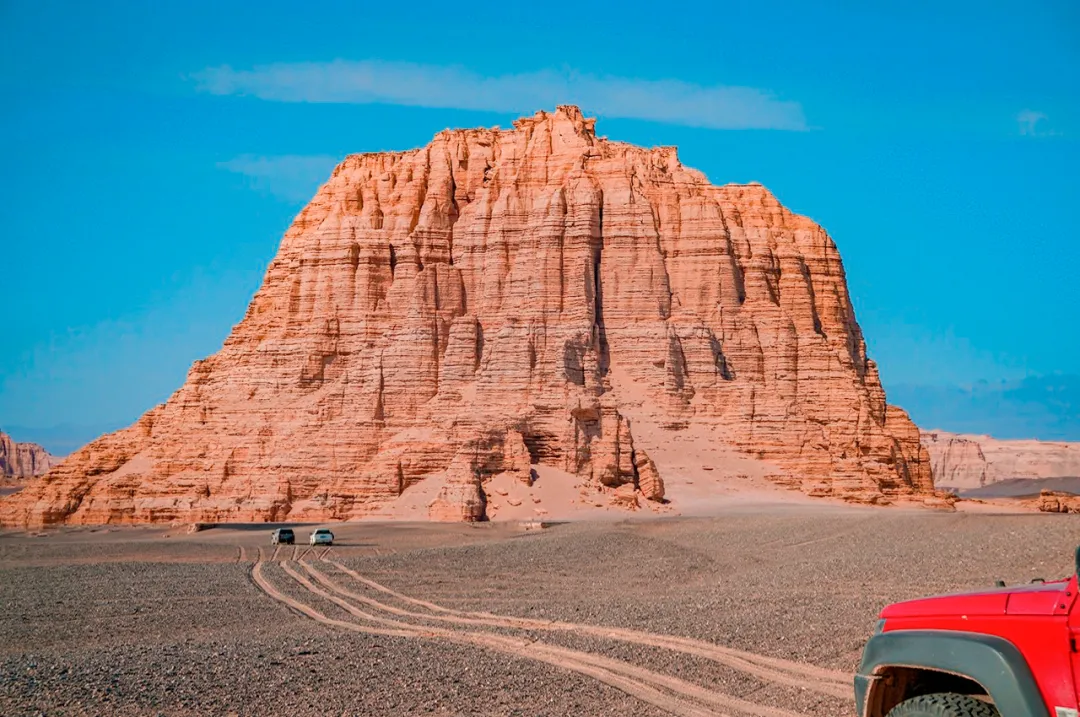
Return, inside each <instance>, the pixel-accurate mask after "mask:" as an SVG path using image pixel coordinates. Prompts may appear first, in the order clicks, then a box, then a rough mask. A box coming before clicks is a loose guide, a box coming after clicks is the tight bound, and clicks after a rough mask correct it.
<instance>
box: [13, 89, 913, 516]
mask: <svg viewBox="0 0 1080 717" xmlns="http://www.w3.org/2000/svg"><path fill="white" fill-rule="evenodd" d="M594 123H595V120H593V119H587V118H585V117H583V116H582V114H581V112H580V111H579V110H578V108H576V107H572V106H563V107H559V108H558V109H557V110H556V111H555V112H538V113H537V114H535V115H534V116H532V117H526V118H522V119H519V120H517V121H516V122H514V127H513V129H511V130H499V129H469V130H446V131H443V132H440V133H439V134H437V135H436V136H435V138H434V139H433V140H432V141H431V142H430V143H429V144H428V145H427V146H425V147H423V148H422V149H417V150H410V151H405V152H387V153H368V154H360V155H353V156H350V157H347V158H346V159H345V160H344V161H343V162H342V163H341V164H340V165H338V167H337V168H336V169H335V170H334V172H333V174H332V175H331V177H330V178H329V180H328V181H327V182H326V184H324V185H323V186H322V188H321V189H319V191H318V193H317V194H316V195H315V197H314V198H313V199H312V200H311V202H310V203H309V204H308V206H307V207H306V208H305V209H304V210H303V211H301V212H300V214H299V215H298V216H297V217H296V219H295V221H294V222H293V225H292V227H291V228H290V229H289V230H288V231H287V232H286V234H285V237H284V239H283V241H282V243H281V246H280V248H279V251H278V253H277V256H276V257H275V258H274V260H273V262H272V263H271V264H270V267H269V268H268V270H267V272H266V276H265V279H264V281H263V285H262V287H261V288H260V289H259V291H258V292H257V294H256V295H255V297H254V299H253V300H252V302H251V304H250V306H249V307H248V311H247V314H246V315H245V317H244V319H243V320H242V321H241V322H240V323H239V324H238V325H237V326H236V327H235V328H234V329H233V332H232V334H231V335H230V336H229V337H228V339H227V340H226V341H225V345H224V347H223V348H222V349H221V351H219V352H218V353H217V354H215V355H213V356H211V357H209V358H207V359H205V360H202V361H198V362H196V363H195V365H194V366H192V368H191V371H190V372H189V374H188V377H187V381H186V382H185V383H184V385H183V386H182V387H181V388H180V389H179V390H178V391H177V392H176V393H175V394H173V396H172V397H171V398H170V399H169V400H168V401H167V402H166V403H165V404H163V405H160V406H157V407H156V408H153V409H152V410H150V411H149V412H148V413H146V414H145V415H144V416H143V417H142V418H141V419H140V420H139V421H138V422H136V423H135V424H134V425H132V426H130V427H128V428H126V429H123V430H121V431H118V432H116V433H112V434H110V435H106V436H104V437H102V438H100V439H98V440H96V441H94V442H92V443H90V444H89V445H87V446H86V447H85V448H83V449H81V450H79V451H77V452H76V453H75V454H73V455H72V456H71V457H70V458H69V459H68V460H66V461H65V462H64V463H63V464H62V465H60V466H59V467H57V468H56V469H54V470H52V471H51V472H50V473H49V474H48V475H47V476H46V477H45V478H44V479H43V480H41V481H39V482H37V483H35V484H33V485H32V486H30V487H28V488H27V489H25V490H23V491H22V492H20V493H19V494H17V495H15V496H12V497H10V498H7V499H5V500H4V501H2V502H0V520H2V521H3V522H4V523H5V524H8V525H11V524H15V525H41V524H47V523H59V522H68V523H106V522H111V523H136V522H160V521H173V520H182V521H184V522H189V523H192V522H204V523H208V522H220V521H271V520H273V521H280V520H324V519H349V518H363V517H368V516H381V517H385V516H392V515H401V513H400V511H399V512H395V511H397V510H398V508H400V507H401V506H405V505H411V506H414V507H415V506H420V508H419V510H420V513H417V515H421V516H422V517H424V518H432V519H442V520H483V519H485V518H487V517H490V513H491V510H492V506H493V505H497V506H498V508H499V510H501V511H503V512H502V515H504V516H505V515H509V514H510V511H511V509H512V510H514V511H519V512H521V511H531V512H530V515H531V514H532V513H535V514H537V515H539V514H541V513H546V512H547V511H548V510H552V511H554V510H556V509H557V508H558V506H554V505H553V503H552V501H553V500H554V498H549V497H545V498H544V500H543V503H541V504H537V503H536V502H535V501H534V500H523V499H522V495H526V494H527V492H528V491H537V490H541V489H543V488H544V486H545V485H548V486H550V485H552V484H551V483H550V482H549V483H547V484H545V481H555V480H558V481H562V482H563V483H565V484H566V488H567V493H566V495H567V496H569V497H565V496H564V497H565V500H566V501H568V504H569V503H570V502H572V503H573V504H574V505H578V504H582V505H586V504H587V505H589V506H597V507H607V506H612V505H618V506H624V508H625V509H639V510H653V509H654V507H656V506H661V505H663V502H664V501H668V500H672V501H678V500H679V499H680V496H679V494H678V493H677V492H673V489H672V485H673V484H672V483H671V480H670V479H671V478H672V477H673V475H674V474H673V472H672V470H671V465H672V464H671V462H670V461H666V460H664V459H662V458H661V456H663V455H667V454H669V453H670V451H667V453H665V451H666V449H667V448H669V447H670V446H669V445H668V443H667V438H665V437H671V436H673V435H674V434H676V433H679V432H680V431H687V432H697V433H700V435H702V436H704V437H705V441H706V444H707V445H710V446H712V447H714V448H715V449H716V450H723V451H727V452H730V453H732V454H735V455H738V456H740V457H741V458H739V460H741V461H742V462H743V464H750V463H755V462H756V463H759V464H760V465H761V466H765V467H766V469H764V470H763V471H762V474H763V475H765V476H766V477H767V478H768V479H769V480H771V481H772V483H773V484H777V485H781V486H786V487H788V488H791V489H793V490H796V491H802V492H803V493H808V494H813V495H821V496H831V497H836V498H842V499H846V500H854V501H866V502H875V503H880V502H888V501H889V500H891V499H893V498H895V497H903V496H918V495H924V494H929V493H931V492H932V490H933V486H932V484H931V477H930V462H929V457H928V455H927V453H926V450H925V449H924V448H923V447H922V446H921V445H920V443H919V432H918V429H917V428H916V427H915V426H914V424H912V422H911V421H910V420H909V419H908V416H907V414H905V413H904V412H903V411H902V410H900V409H899V408H896V407H894V406H890V405H887V404H886V402H885V393H884V391H883V390H882V387H881V383H880V382H879V380H878V372H877V367H876V366H875V365H874V362H873V361H871V360H870V359H869V358H868V357H867V354H866V345H865V342H864V341H863V336H862V332H861V330H860V329H859V325H858V324H857V323H856V321H855V314H854V311H853V309H852V305H851V301H850V297H849V295H848V289H847V285H846V280H845V276H844V269H843V264H842V262H841V260H840V254H839V253H838V251H837V249H836V246H835V245H834V243H833V241H832V240H831V239H830V237H829V236H828V234H826V232H825V231H824V230H823V229H822V228H821V227H819V226H818V225H817V224H815V223H814V222H812V221H811V220H809V219H807V218H805V217H802V216H799V215H796V214H793V213H792V212H790V211H788V210H787V209H785V208H784V207H783V206H782V205H781V204H780V203H779V202H778V201H777V200H776V198H775V197H774V196H773V195H772V194H770V193H769V192H768V190H766V189H765V188H764V187H762V186H761V185H759V184H753V185H725V186H713V185H711V184H710V183H709V182H708V180H707V179H706V178H705V176H704V175H702V174H701V173H700V172H698V171H695V170H693V169H689V168H687V167H685V166H683V165H682V164H681V163H680V161H679V158H678V155H677V153H676V151H675V150H674V148H670V147H668V148H653V149H645V148H641V147H636V146H633V145H630V144H625V143H622V142H614V141H608V140H606V139H602V138H599V137H597V135H596V133H595V131H594ZM684 435H687V434H684ZM695 435H696V434H695ZM709 464H710V465H712V466H716V467H718V470H714V471H712V472H710V473H707V474H706V473H702V474H701V475H702V476H706V475H707V476H709V480H710V481H713V483H709V484H708V485H719V484H720V482H721V481H723V480H724V479H725V471H724V470H720V469H719V468H720V467H722V466H721V464H720V463H718V462H717V463H714V462H713V461H711V460H710V461H709ZM740 471H741V473H740V475H742V474H745V473H746V472H747V471H746V470H745V469H744V468H743V467H741V468H740ZM553 476H554V477H553ZM537 478H538V480H537ZM696 483H697V484H696V485H694V486H693V487H694V489H701V488H702V481H701V480H698V481H696ZM495 485H498V486H503V487H502V488H500V490H503V491H504V492H506V495H507V496H508V497H509V498H513V500H512V501H510V500H507V499H504V498H503V496H502V495H501V494H497V493H494V492H493V488H492V487H493V486H495ZM519 492H523V493H521V495H519ZM559 495H563V494H561V493H560V494H559ZM562 499H563V498H560V500H562ZM517 503H520V505H516V504H517ZM541 505H542V506H543V507H540V506H541ZM402 510H404V509H403V508H402Z"/></svg>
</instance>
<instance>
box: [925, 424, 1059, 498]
mask: <svg viewBox="0 0 1080 717" xmlns="http://www.w3.org/2000/svg"><path fill="white" fill-rule="evenodd" d="M922 442H923V445H924V446H926V448H927V450H928V451H929V453H930V461H931V465H932V466H933V474H934V484H935V485H936V486H937V487H938V488H941V489H947V490H971V489H973V488H982V487H985V486H988V485H991V484H993V483H998V482H1000V481H1004V480H1010V479H1014V478H1031V479H1037V478H1059V477H1070V478H1071V477H1080V443H1068V442H1063V441H1037V440H999V439H996V438H991V437H990V436H979V435H964V434H955V433H946V432H944V431H927V432H924V433H923V434H922Z"/></svg>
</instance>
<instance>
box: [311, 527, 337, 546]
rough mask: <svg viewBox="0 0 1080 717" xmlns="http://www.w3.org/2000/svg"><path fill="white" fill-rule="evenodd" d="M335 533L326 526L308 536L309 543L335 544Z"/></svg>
mask: <svg viewBox="0 0 1080 717" xmlns="http://www.w3.org/2000/svg"><path fill="white" fill-rule="evenodd" d="M333 544H334V534H333V533H331V532H330V531H329V530H327V529H326V528H319V529H318V530H316V531H315V532H314V533H312V534H311V536H310V537H309V538H308V545H333Z"/></svg>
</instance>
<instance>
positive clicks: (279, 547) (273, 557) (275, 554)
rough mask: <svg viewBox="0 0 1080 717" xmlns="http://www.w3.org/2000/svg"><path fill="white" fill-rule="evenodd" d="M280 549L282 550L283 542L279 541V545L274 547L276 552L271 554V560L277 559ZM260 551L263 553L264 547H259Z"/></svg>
mask: <svg viewBox="0 0 1080 717" xmlns="http://www.w3.org/2000/svg"><path fill="white" fill-rule="evenodd" d="M279 550H281V543H278V544H277V547H275V548H274V554H273V555H271V556H270V562H274V561H275V560H277V554H278V551H279ZM259 553H260V554H261V553H262V548H259Z"/></svg>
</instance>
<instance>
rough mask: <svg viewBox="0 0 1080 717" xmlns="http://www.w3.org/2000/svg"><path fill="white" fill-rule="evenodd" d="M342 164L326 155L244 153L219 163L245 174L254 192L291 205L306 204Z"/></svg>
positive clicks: (221, 165) (228, 168) (232, 170)
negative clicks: (338, 165) (268, 195)
mask: <svg viewBox="0 0 1080 717" xmlns="http://www.w3.org/2000/svg"><path fill="white" fill-rule="evenodd" d="M339 161H341V160H340V159H339V158H337V157H330V156H327V155H295V154H287V155H282V156H277V157H260V156H256V155H251V154H245V155H242V156H240V157H236V158H235V159H230V160H229V161H227V162H219V163H218V165H217V166H218V167H219V168H221V169H226V170H228V171H230V172H235V173H237V174H242V175H244V176H245V177H247V178H248V180H249V181H250V184H251V186H252V187H253V188H254V189H257V190H259V191H263V192H267V193H269V194H272V195H274V196H275V197H278V198H280V199H285V200H287V201H290V202H304V201H307V200H308V199H311V197H312V195H314V194H315V190H316V189H318V188H319V185H321V184H322V183H323V182H325V181H326V180H327V178H329V176H330V172H331V170H333V168H334V167H335V166H336V165H337V163H338V162H339Z"/></svg>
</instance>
